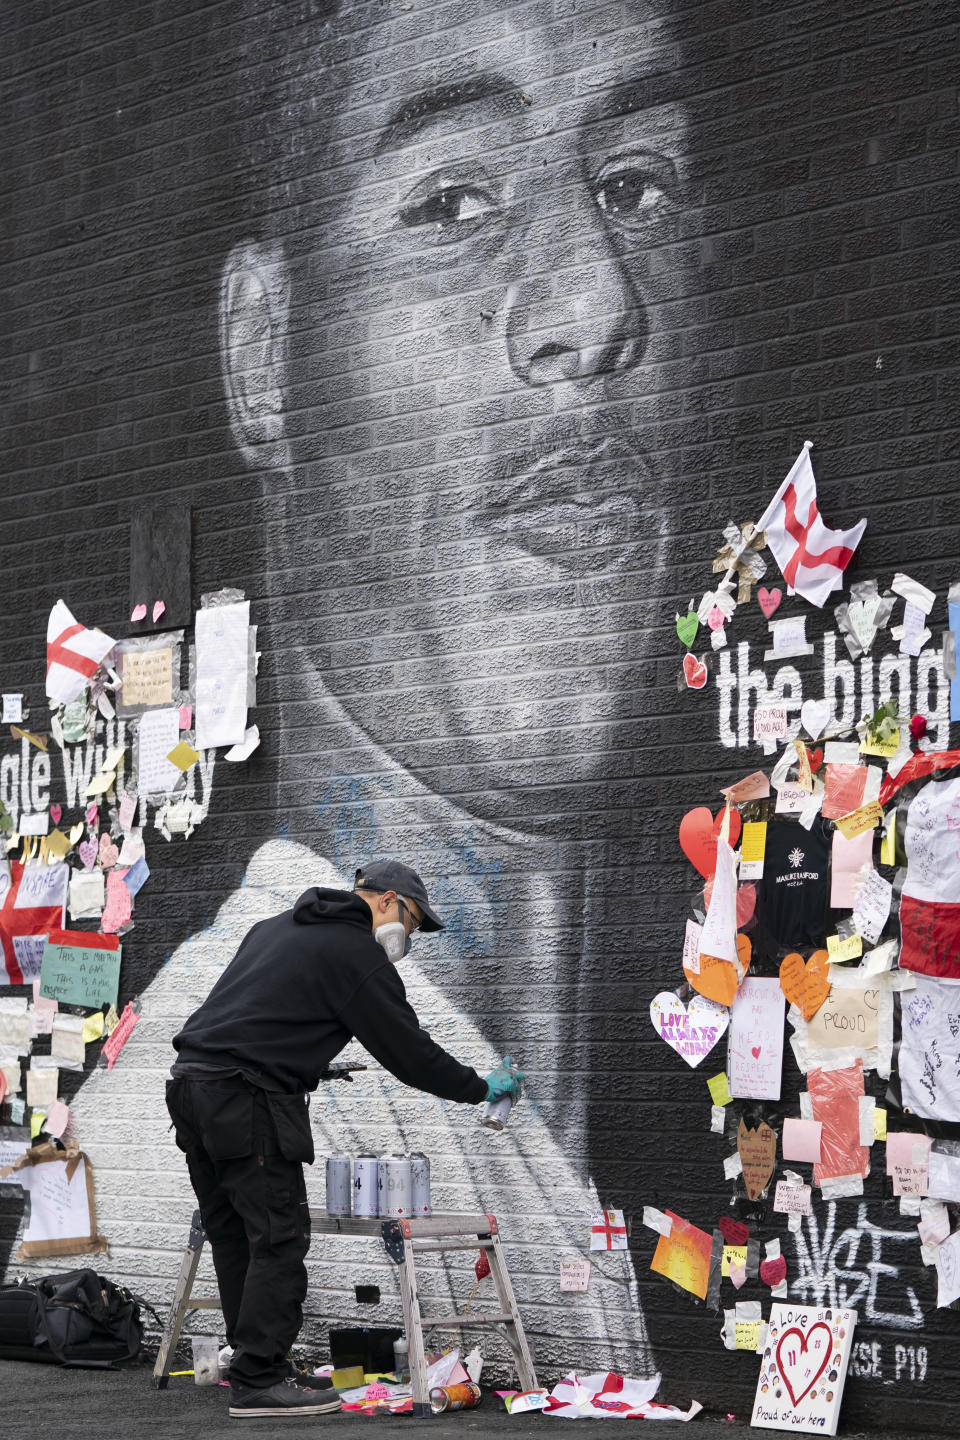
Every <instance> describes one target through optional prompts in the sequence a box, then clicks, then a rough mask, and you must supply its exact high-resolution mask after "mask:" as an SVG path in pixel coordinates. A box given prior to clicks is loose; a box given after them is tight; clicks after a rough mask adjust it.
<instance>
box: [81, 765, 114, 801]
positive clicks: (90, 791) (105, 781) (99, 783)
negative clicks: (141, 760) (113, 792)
mask: <svg viewBox="0 0 960 1440" xmlns="http://www.w3.org/2000/svg"><path fill="white" fill-rule="evenodd" d="M116 781H117V777H116V775H115V774H114V773H113V771H112V770H101V771H100V774H99V775H94V777H93V779H92V780H91V781H90V784H89V785H88V786H87V788H86V790H84V792H83V793H84V795H106V793H107V791H108V790H109V789H110V788H111V786H113V785H115V784H116Z"/></svg>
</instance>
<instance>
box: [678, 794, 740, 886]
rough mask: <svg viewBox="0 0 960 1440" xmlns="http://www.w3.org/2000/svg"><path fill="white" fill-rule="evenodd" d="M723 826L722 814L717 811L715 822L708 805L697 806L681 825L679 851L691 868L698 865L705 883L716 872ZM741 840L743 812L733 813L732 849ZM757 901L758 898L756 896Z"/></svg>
mask: <svg viewBox="0 0 960 1440" xmlns="http://www.w3.org/2000/svg"><path fill="white" fill-rule="evenodd" d="M722 825H723V810H718V811H717V814H716V818H714V816H713V815H711V813H710V811H709V810H708V809H707V807H706V805H698V806H697V808H696V809H695V810H688V811H687V813H686V815H684V817H683V819H682V820H681V821H680V849H681V850H682V851H683V853H684V855H686V857H687V859H688V860H689V861H690V864H691V865H695V866H696V868H697V869H698V870H699V871H700V874H701V875H702V876H703V878H704V879H705V880H710V879H711V878H712V876H713V872H714V871H715V870H716V868H717V840H718V839H719V837H720V830H721V827H722ZM739 838H740V811H739V810H734V809H731V811H730V840H729V844H730V846H731V848H732V847H733V846H734V845H736V843H737V841H738V840H739ZM754 900H756V895H754Z"/></svg>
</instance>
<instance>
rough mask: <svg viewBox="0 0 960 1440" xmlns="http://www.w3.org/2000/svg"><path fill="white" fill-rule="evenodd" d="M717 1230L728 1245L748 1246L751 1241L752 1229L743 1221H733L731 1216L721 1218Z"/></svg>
mask: <svg viewBox="0 0 960 1440" xmlns="http://www.w3.org/2000/svg"><path fill="white" fill-rule="evenodd" d="M717 1229H718V1230H719V1231H720V1234H721V1235H722V1236H723V1238H724V1240H726V1242H727V1244H728V1245H746V1243H747V1241H748V1240H749V1239H750V1227H749V1226H748V1225H744V1223H743V1221H742V1220H732V1219H731V1218H730V1216H729V1215H721V1216H720V1219H719V1220H718V1221H717Z"/></svg>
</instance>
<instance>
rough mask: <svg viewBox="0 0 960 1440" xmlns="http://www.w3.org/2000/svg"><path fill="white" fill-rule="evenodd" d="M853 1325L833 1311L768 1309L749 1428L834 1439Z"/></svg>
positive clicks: (853, 1318) (851, 1316) (847, 1314)
mask: <svg viewBox="0 0 960 1440" xmlns="http://www.w3.org/2000/svg"><path fill="white" fill-rule="evenodd" d="M856 1323H857V1312H856V1311H855V1310H842V1309H840V1307H839V1306H836V1305H833V1306H830V1307H824V1308H820V1307H818V1306H813V1305H790V1304H786V1305H785V1304H782V1303H777V1304H774V1306H773V1307H772V1309H771V1311H770V1322H769V1326H768V1329H767V1343H766V1345H765V1346H764V1351H763V1361H762V1363H761V1366H760V1377H759V1380H758V1381H757V1394H756V1398H755V1400H754V1403H753V1415H752V1417H751V1420H750V1424H751V1425H753V1426H755V1427H757V1428H758V1429H762V1430H791V1431H794V1432H801V1433H806V1434H813V1435H836V1433H837V1421H838V1419H839V1415H840V1401H841V1399H842V1397H843V1387H844V1384H845V1382H846V1378H847V1366H848V1365H849V1363H850V1351H851V1349H852V1347H853V1331H854V1327H855V1325H856Z"/></svg>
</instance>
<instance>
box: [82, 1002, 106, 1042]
mask: <svg viewBox="0 0 960 1440" xmlns="http://www.w3.org/2000/svg"><path fill="white" fill-rule="evenodd" d="M82 1034H83V1043H84V1045H89V1044H90V1043H91V1042H92V1041H94V1040H99V1039H100V1036H101V1035H102V1034H103V1011H102V1010H94V1012H93V1014H92V1015H88V1016H87V1018H86V1019H85V1020H84V1022H83V1031H82Z"/></svg>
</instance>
